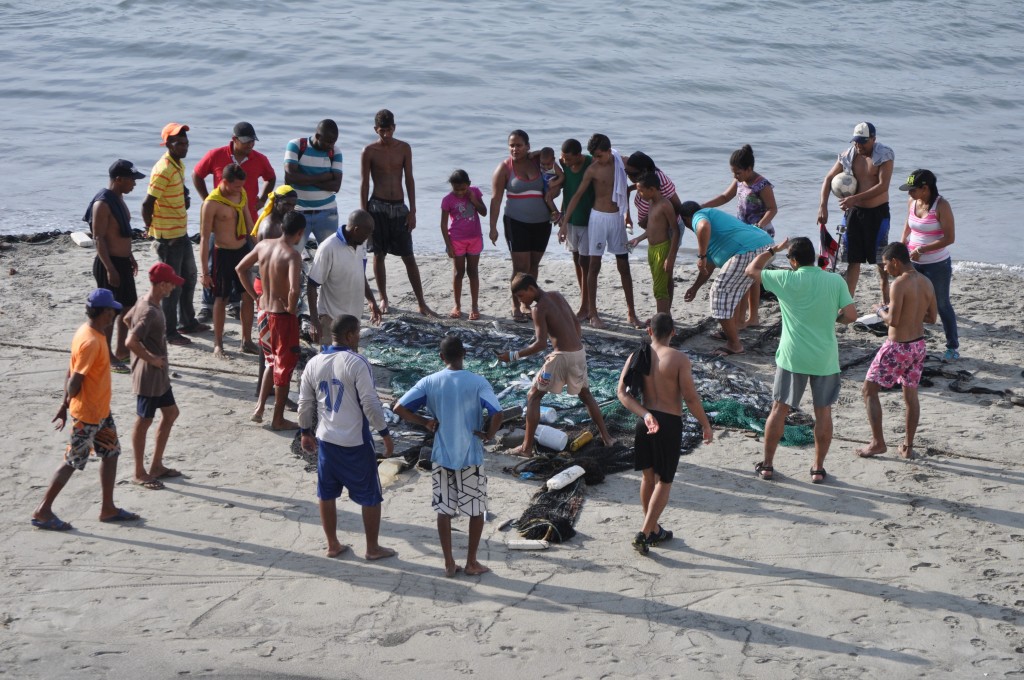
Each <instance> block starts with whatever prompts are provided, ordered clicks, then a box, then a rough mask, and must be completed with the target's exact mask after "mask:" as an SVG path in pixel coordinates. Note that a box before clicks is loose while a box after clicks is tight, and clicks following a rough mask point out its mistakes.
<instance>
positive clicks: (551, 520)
mask: <svg viewBox="0 0 1024 680" xmlns="http://www.w3.org/2000/svg"><path fill="white" fill-rule="evenodd" d="M586 489H587V482H586V480H585V479H584V478H583V477H581V478H579V479H577V480H576V481H575V482H572V483H571V484H569V485H568V486H565V487H563V488H561V489H553V490H549V489H547V488H546V487H542V488H541V489H540V490H539V491H537V493H535V494H534V495H533V498H531V499H530V505H529V507H527V508H526V510H524V511H523V514H522V515H520V516H519V519H517V520H515V521H513V522H511V524H510V525H509V526H511V527H512V528H513V529H515V530H516V531H518V532H519V535H520V536H522V537H523V538H531V539H535V540H543V541H548V542H549V543H562V542H564V541H568V540H569V539H570V538H572V537H573V536H575V535H576V529H574V528H573V527H574V526H575V525H576V520H577V518H578V517H579V515H580V512H581V511H582V510H583V500H584V497H585V492H586Z"/></svg>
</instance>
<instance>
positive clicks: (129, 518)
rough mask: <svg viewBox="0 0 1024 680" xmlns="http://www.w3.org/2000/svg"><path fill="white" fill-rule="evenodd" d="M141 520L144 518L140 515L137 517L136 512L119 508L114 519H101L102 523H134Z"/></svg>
mask: <svg viewBox="0 0 1024 680" xmlns="http://www.w3.org/2000/svg"><path fill="white" fill-rule="evenodd" d="M139 519H142V517H141V516H139V515H136V514H135V513H134V512H128V511H127V510H125V509H124V508H118V509H117V514H116V515H114V516H113V517H107V518H106V519H101V520H100V521H101V522H134V521H136V520H139Z"/></svg>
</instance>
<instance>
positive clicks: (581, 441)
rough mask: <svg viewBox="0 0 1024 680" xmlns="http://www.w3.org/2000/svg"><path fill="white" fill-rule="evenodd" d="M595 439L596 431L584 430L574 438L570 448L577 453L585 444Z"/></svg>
mask: <svg viewBox="0 0 1024 680" xmlns="http://www.w3.org/2000/svg"><path fill="white" fill-rule="evenodd" d="M593 439H594V433H593V432H591V431H590V430H587V431H586V432H584V433H583V434H581V435H580V436H579V437H576V439H574V440H573V442H572V444H570V445H569V450H570V451H572V452H573V453H575V452H576V451H579V450H580V449H582V448H583V447H584V446H586V445H587V444H589V443H590V442H591V441H592V440H593Z"/></svg>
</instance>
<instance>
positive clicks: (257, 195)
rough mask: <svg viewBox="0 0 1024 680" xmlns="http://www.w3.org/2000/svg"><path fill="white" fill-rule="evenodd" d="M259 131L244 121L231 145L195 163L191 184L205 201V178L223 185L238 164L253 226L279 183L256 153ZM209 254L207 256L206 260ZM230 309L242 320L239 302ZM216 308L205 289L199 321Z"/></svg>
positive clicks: (235, 300) (265, 160)
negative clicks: (225, 176)
mask: <svg viewBox="0 0 1024 680" xmlns="http://www.w3.org/2000/svg"><path fill="white" fill-rule="evenodd" d="M258 141H259V137H257V136H256V130H255V128H253V126H252V124H251V123H246V122H245V121H242V122H241V123H238V124H236V125H235V128H234V130H232V133H231V142H229V143H228V145H227V146H222V147H219V148H216V149H210V150H209V151H207V152H206V155H205V156H203V158H202V159H201V160H200V161H199V163H197V164H196V167H195V169H194V170H193V171H192V184H193V185H194V186H195V188H196V191H197V192H198V193H199V197H200V198H201V199H202V200H204V201H205V200H206V197H207V196H208V195H209V194H210V191H209V189H207V188H206V178H207V177H209V176H210V175H213V186H215V187H216V186H220V180H221V174H222V173H223V172H224V168H225V167H226V166H228V165H230V164H232V163H237V164H238V165H240V166H242V169H243V170H245V184H244V185H243V186H244V187H245V194H246V196H248V197H249V213H250V215H251V216H252V221H253V223H255V222H256V218H257V217H259V212H260V210H262V209H263V205H264V204H265V203H266V202H267V196H269V195H270V192H271V191H273V190H274V185H275V184H276V183H277V175H276V174H275V173H274V166H273V165H271V164H270V160H269V159H268V158H267V157H266V156H264V155H263V154H261V153H260V152H259V151H257V150H256V148H255V147H256V142H258ZM260 179H262V180H263V191H262V192H261V191H260V188H259V180H260ZM209 258H210V255H209V254H207V259H209ZM228 302H229V304H228V308H229V312H230V313H231V316H233V317H235V318H236V319H237V318H238V317H239V314H238V309H239V299H238V298H237V296H232V297H231V299H230V300H228ZM212 307H213V293H212V291H211V290H210V289H209V288H203V307H202V309H201V310H199V320H200V321H204V322H205V321H209V320H210V310H211V308H212Z"/></svg>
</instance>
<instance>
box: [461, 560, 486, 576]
mask: <svg viewBox="0 0 1024 680" xmlns="http://www.w3.org/2000/svg"><path fill="white" fill-rule="evenodd" d="M489 571H490V569H488V568H487V567H485V566H484V565H482V564H480V563H479V562H477V561H473V562H466V574H468V575H469V576H479V575H480V574H486V573H487V572H489Z"/></svg>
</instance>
